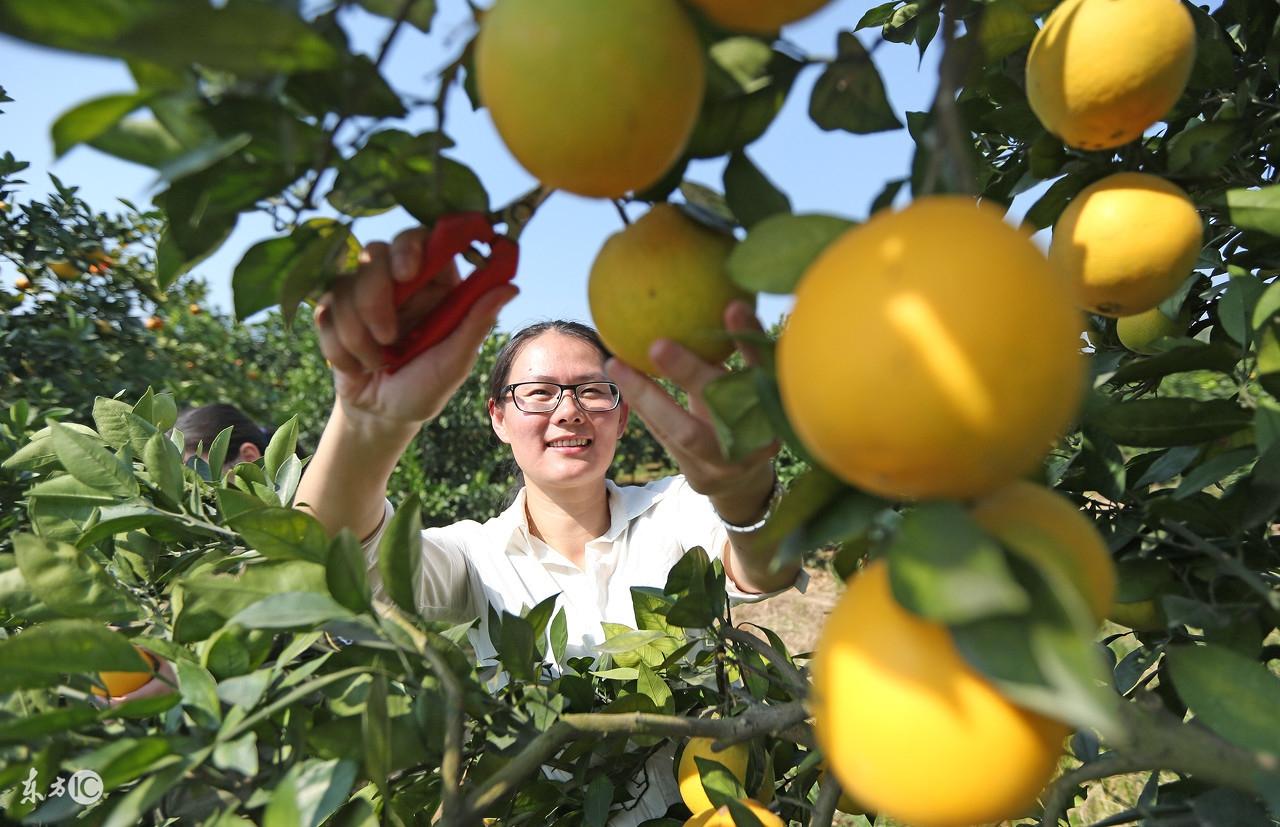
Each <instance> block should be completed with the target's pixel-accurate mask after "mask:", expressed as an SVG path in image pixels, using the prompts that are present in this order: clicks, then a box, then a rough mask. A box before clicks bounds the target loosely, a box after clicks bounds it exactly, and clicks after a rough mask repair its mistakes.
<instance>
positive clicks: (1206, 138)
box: [1166, 121, 1245, 176]
mask: <svg viewBox="0 0 1280 827" xmlns="http://www.w3.org/2000/svg"><path fill="white" fill-rule="evenodd" d="M1244 134H1245V133H1244V131H1243V130H1242V129H1241V127H1240V124H1239V123H1238V122H1235V121H1208V122H1206V123H1200V124H1196V125H1195V126H1193V127H1191V128H1190V129H1184V130H1182V131H1181V132H1179V133H1178V134H1176V135H1174V136H1173V137H1172V138H1170V139H1169V141H1168V144H1167V145H1166V146H1167V148H1168V152H1169V167H1168V169H1169V172H1170V173H1176V174H1178V175H1188V176H1203V175H1212V174H1214V173H1215V172H1217V171H1218V170H1220V169H1221V168H1222V166H1223V164H1226V163H1227V162H1229V161H1230V160H1231V159H1232V157H1233V156H1234V155H1235V154H1236V150H1237V149H1239V148H1240V143H1241V141H1242V139H1243V137H1244Z"/></svg>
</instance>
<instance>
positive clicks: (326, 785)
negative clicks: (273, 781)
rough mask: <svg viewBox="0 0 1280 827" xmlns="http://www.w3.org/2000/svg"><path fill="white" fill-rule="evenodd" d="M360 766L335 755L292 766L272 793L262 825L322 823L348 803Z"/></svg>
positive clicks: (290, 826) (296, 826)
mask: <svg viewBox="0 0 1280 827" xmlns="http://www.w3.org/2000/svg"><path fill="white" fill-rule="evenodd" d="M359 769H360V768H359V764H358V763H357V762H356V761H351V760H348V759H337V758H335V759H331V760H328V761H320V760H315V759H311V760H307V761H303V762H301V763H298V764H295V765H293V767H291V768H290V769H289V771H288V772H287V773H285V776H284V778H283V779H282V780H281V781H280V783H279V784H277V785H276V787H275V789H274V790H272V792H271V798H270V799H269V803H268V804H267V808H266V810H265V812H264V813H263V815H262V824H263V827H299V825H313V826H314V825H318V824H322V823H324V822H325V821H326V819H328V818H329V817H330V816H331V815H333V814H334V813H336V812H337V811H338V808H339V807H341V806H342V805H343V804H345V803H346V802H347V798H348V797H349V796H350V795H351V790H352V787H353V786H355V781H356V776H357V775H358V772H359Z"/></svg>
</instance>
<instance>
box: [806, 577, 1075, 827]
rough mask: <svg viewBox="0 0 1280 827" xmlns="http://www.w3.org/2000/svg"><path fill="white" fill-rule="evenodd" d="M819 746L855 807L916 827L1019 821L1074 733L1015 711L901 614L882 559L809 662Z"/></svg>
mask: <svg viewBox="0 0 1280 827" xmlns="http://www.w3.org/2000/svg"><path fill="white" fill-rule="evenodd" d="M811 704H812V710H813V716H814V731H815V733H816V735H817V738H818V744H819V746H820V747H821V749H822V752H823V754H824V755H825V756H826V759H827V762H828V763H829V764H830V766H831V771H832V772H834V773H835V774H836V777H837V778H838V779H839V781H840V784H841V785H842V786H843V787H845V788H846V789H847V790H848V791H849V793H850V795H852V796H853V797H854V798H856V799H857V801H859V802H861V803H863V804H865V805H866V806H867V807H870V808H871V809H873V810H875V811H876V812H878V813H882V814H887V815H890V816H892V817H893V818H895V819H899V820H901V821H903V822H906V823H908V824H911V825H912V827H969V825H974V824H985V823H987V822H991V821H1000V820H1002V819H1008V818H1014V817H1017V816H1021V815H1024V814H1025V813H1026V811H1027V810H1029V809H1030V808H1031V806H1032V804H1033V803H1034V802H1035V799H1036V795H1037V794H1038V793H1039V792H1040V790H1041V789H1043V788H1044V785H1045V784H1046V783H1047V782H1048V781H1049V779H1050V778H1051V777H1052V776H1053V773H1054V771H1055V769H1056V768H1057V763H1058V757H1059V755H1060V754H1061V751H1062V740H1063V738H1065V737H1066V735H1067V733H1068V732H1069V731H1070V729H1069V727H1067V726H1066V725H1065V724H1062V723H1060V722H1058V721H1053V720H1050V719H1048V718H1045V717H1043V716H1041V715H1038V714H1036V713H1033V712H1030V711H1028V710H1026V709H1023V708H1021V707H1018V706H1015V705H1014V704H1012V703H1011V702H1010V701H1009V700H1008V699H1006V698H1005V697H1004V696H1003V695H1001V694H1000V693H999V692H997V691H996V690H995V689H994V688H993V687H992V686H991V684H990V683H988V682H987V681H986V679H984V678H983V677H982V676H981V675H979V674H978V673H977V672H976V671H974V669H973V668H972V667H971V666H969V664H968V663H967V662H965V660H964V658H963V657H961V655H960V653H959V652H958V651H957V650H956V647H955V644H954V643H953V642H952V639H951V635H950V633H949V632H948V631H947V629H946V627H945V626H942V625H940V624H937V623H933V622H930V621H926V620H924V619H922V618H920V617H918V616H916V615H914V614H911V613H910V612H908V611H907V610H905V609H903V608H902V607H901V606H900V605H898V603H897V602H896V601H895V600H894V598H893V594H892V592H891V590H890V586H889V569H888V566H887V564H886V563H885V562H884V561H883V560H878V561H875V562H873V563H871V564H869V565H868V566H867V567H866V568H865V569H864V570H863V571H862V572H861V573H860V574H857V575H855V576H854V577H853V578H852V579H851V580H850V582H849V588H848V590H847V591H846V592H845V594H844V595H843V596H841V598H840V600H839V602H837V604H836V607H835V609H834V610H833V611H832V613H831V615H830V617H828V618H827V623H826V626H825V628H824V629H823V632H822V637H821V638H820V639H819V641H818V646H817V649H816V650H815V652H814V659H813V695H812V697H811Z"/></svg>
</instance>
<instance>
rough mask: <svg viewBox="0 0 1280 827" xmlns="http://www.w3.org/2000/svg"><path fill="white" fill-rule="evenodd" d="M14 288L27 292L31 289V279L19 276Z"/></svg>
mask: <svg viewBox="0 0 1280 827" xmlns="http://www.w3.org/2000/svg"><path fill="white" fill-rule="evenodd" d="M13 286H14V287H16V288H17V289H19V290H22V291H27V290H30V289H31V279H29V278H27V277H26V276H18V277H17V278H16V279H14V280H13Z"/></svg>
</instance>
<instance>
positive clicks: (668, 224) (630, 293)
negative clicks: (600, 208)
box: [587, 204, 754, 375]
mask: <svg viewBox="0 0 1280 827" xmlns="http://www.w3.org/2000/svg"><path fill="white" fill-rule="evenodd" d="M733 245H734V240H733V237H732V236H730V235H727V234H725V233H719V232H716V231H715V230H712V229H710V228H708V227H705V226H703V225H702V224H700V223H698V222H697V221H695V220H693V219H692V218H689V217H688V216H687V215H685V214H684V213H683V212H681V211H680V209H679V208H678V207H676V206H674V205H672V204H657V205H655V206H654V207H653V209H651V210H650V211H649V212H647V213H645V215H644V216H643V217H642V218H640V219H639V220H638V221H636V222H635V223H633V224H631V225H630V226H628V227H626V228H625V229H623V230H621V231H619V232H617V233H615V234H614V235H612V236H610V237H609V239H608V240H607V241H605V243H604V246H603V247H602V248H601V249H600V252H599V253H598V254H597V255H596V260H595V262H594V263H593V264H592V265H591V275H590V277H589V278H588V280H587V301H588V303H589V304H590V307H591V318H592V321H593V322H594V323H595V326H596V329H597V330H599V331H600V337H601V338H602V339H604V343H605V345H607V346H608V348H609V350H611V351H612V352H613V353H614V354H616V355H617V357H618V358H619V359H621V360H622V361H623V362H626V363H627V364H628V365H631V366H632V367H634V368H636V369H637V370H642V371H644V372H646V373H648V374H651V375H652V374H656V373H657V372H658V369H657V367H656V366H655V365H654V364H653V362H652V361H651V360H650V359H649V346H650V345H652V344H653V342H654V340H655V339H660V338H667V339H672V340H674V341H677V342H679V343H680V344H682V345H684V346H685V347H687V348H689V349H690V350H692V351H693V352H694V353H696V354H698V355H699V356H701V357H702V358H703V359H705V360H707V361H708V362H719V361H722V360H723V359H724V358H725V357H727V356H728V355H729V354H730V353H732V352H733V341H732V340H731V339H730V338H729V337H728V335H727V334H726V333H725V328H724V311H725V307H726V306H728V304H729V302H731V301H732V300H734V299H743V300H746V301H748V302H754V299H753V297H752V295H751V294H750V293H747V292H746V291H744V290H742V289H740V288H739V287H737V286H736V285H735V284H734V283H733V282H732V281H730V280H729V273H728V270H727V269H726V268H725V262H726V261H727V259H728V258H729V252H730V251H731V250H732V249H733Z"/></svg>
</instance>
